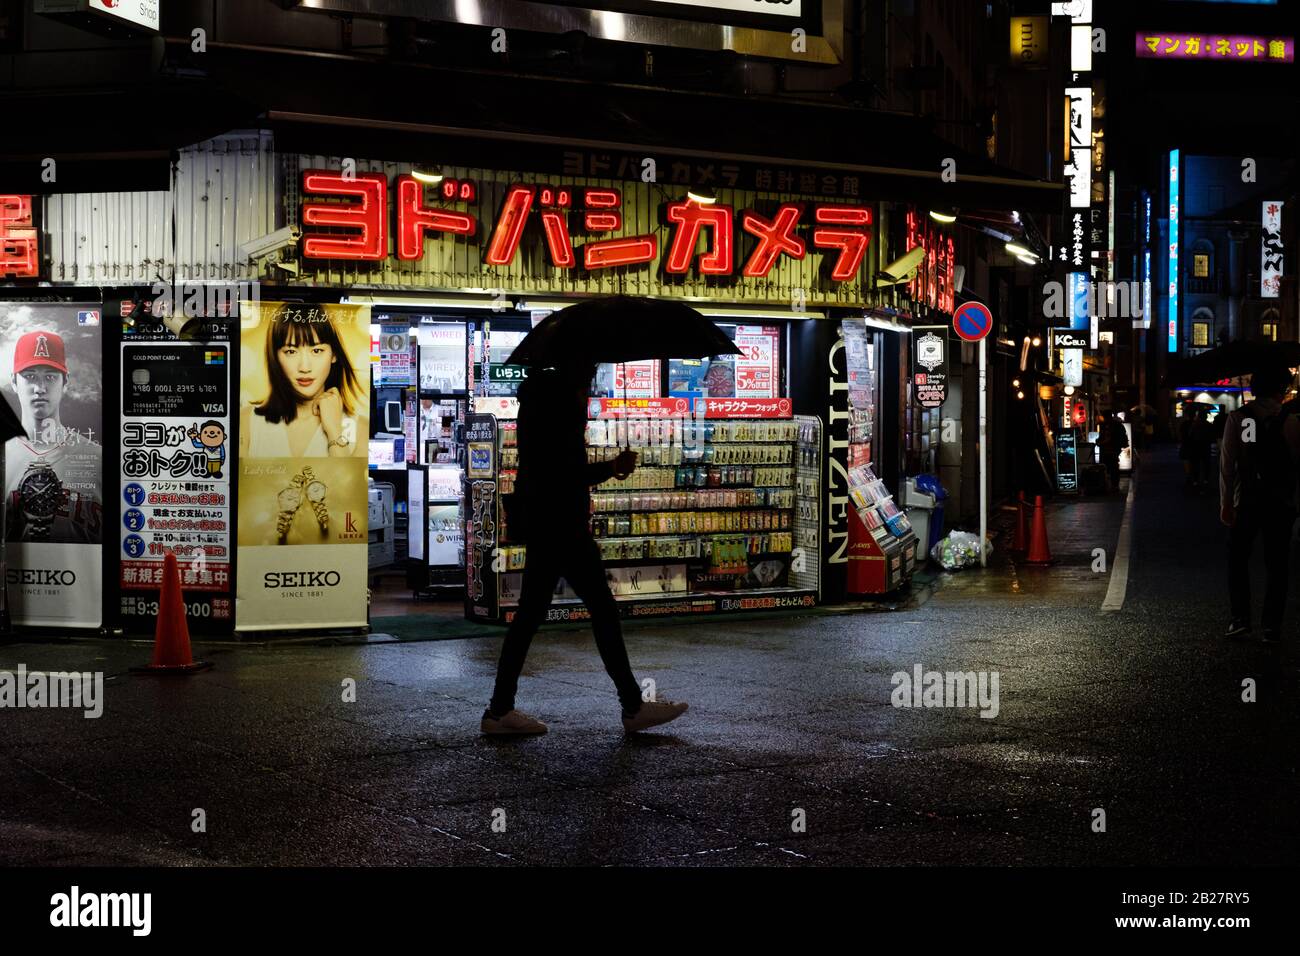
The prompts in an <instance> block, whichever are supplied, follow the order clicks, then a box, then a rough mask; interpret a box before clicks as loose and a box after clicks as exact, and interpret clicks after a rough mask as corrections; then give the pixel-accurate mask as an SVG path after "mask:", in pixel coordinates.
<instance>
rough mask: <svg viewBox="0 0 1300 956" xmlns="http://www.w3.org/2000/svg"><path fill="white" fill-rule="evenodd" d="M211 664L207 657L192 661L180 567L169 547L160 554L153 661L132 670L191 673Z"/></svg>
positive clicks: (137, 672) (147, 672)
mask: <svg viewBox="0 0 1300 956" xmlns="http://www.w3.org/2000/svg"><path fill="white" fill-rule="evenodd" d="M211 666H212V664H211V663H210V662H209V661H195V660H194V658H193V656H191V654H190V627H189V624H188V623H186V621H185V601H184V600H183V599H182V598H181V569H180V565H178V564H177V563H176V555H175V554H173V553H172V552H170V551H168V552H167V555H166V557H164V558H163V580H162V589H161V591H160V592H159V594H158V626H157V628H156V629H155V630H154V637H153V661H152V662H151V663H149V664H148V665H146V666H144V667H132V668H131V672H132V673H134V674H193V673H195V672H197V671H202V670H207V669H208V668H209V667H211Z"/></svg>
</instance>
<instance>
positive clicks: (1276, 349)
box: [1166, 340, 1300, 385]
mask: <svg viewBox="0 0 1300 956" xmlns="http://www.w3.org/2000/svg"><path fill="white" fill-rule="evenodd" d="M1278 365H1285V366H1286V367H1287V368H1295V367H1296V366H1300V342H1245V341H1240V340H1238V341H1236V342H1229V343H1228V344H1227V345H1220V346H1219V347H1218V348H1213V349H1210V350H1209V351H1208V352H1202V353H1201V354H1200V355H1193V356H1192V357H1191V358H1186V359H1183V360H1182V361H1180V362H1178V363H1177V364H1176V365H1174V367H1173V368H1172V369H1171V370H1170V372H1169V374H1168V375H1167V376H1166V382H1167V383H1168V384H1169V385H1201V384H1205V383H1208V382H1217V381H1219V380H1220V379H1224V378H1233V377H1235V376H1237V375H1250V374H1251V373H1253V372H1257V371H1258V370H1259V369H1261V368H1266V367H1268V366H1278Z"/></svg>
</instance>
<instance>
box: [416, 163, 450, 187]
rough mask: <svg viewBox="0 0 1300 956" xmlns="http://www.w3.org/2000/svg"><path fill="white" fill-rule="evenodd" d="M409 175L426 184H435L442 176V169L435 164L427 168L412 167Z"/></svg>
mask: <svg viewBox="0 0 1300 956" xmlns="http://www.w3.org/2000/svg"><path fill="white" fill-rule="evenodd" d="M411 177H412V178H413V179H418V180H419V181H420V182H422V183H424V184H425V185H428V186H436V185H437V184H438V183H440V182H442V178H443V177H442V170H441V169H439V168H438V167H437V166H430V167H429V168H428V169H412V170H411Z"/></svg>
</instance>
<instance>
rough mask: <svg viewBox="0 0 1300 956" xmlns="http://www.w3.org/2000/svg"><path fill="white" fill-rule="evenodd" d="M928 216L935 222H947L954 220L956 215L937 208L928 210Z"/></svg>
mask: <svg viewBox="0 0 1300 956" xmlns="http://www.w3.org/2000/svg"><path fill="white" fill-rule="evenodd" d="M930 218H931V219H933V220H934V221H935V222H942V223H949V222H956V221H957V217H956V216H954V215H952V214H951V213H947V212H939V211H938V210H937V209H931V210H930Z"/></svg>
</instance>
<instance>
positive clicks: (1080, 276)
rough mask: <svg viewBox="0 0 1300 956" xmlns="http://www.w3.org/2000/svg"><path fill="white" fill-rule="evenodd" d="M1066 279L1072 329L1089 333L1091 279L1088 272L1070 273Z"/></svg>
mask: <svg viewBox="0 0 1300 956" xmlns="http://www.w3.org/2000/svg"><path fill="white" fill-rule="evenodd" d="M1066 278H1067V279H1068V280H1069V285H1068V286H1067V287H1066V288H1068V289H1069V295H1070V329H1071V330H1072V331H1074V332H1087V331H1088V330H1089V329H1090V327H1091V323H1090V321H1089V318H1090V317H1089V312H1090V311H1091V310H1090V309H1089V307H1088V306H1089V303H1088V298H1089V295H1090V287H1091V285H1092V282H1091V277H1090V276H1089V275H1088V273H1086V272H1070V273H1068V274H1067V275H1066ZM1094 347H1095V346H1094Z"/></svg>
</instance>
